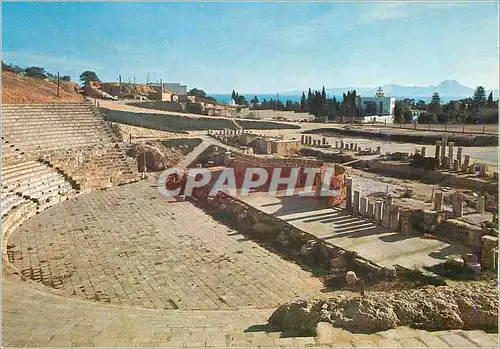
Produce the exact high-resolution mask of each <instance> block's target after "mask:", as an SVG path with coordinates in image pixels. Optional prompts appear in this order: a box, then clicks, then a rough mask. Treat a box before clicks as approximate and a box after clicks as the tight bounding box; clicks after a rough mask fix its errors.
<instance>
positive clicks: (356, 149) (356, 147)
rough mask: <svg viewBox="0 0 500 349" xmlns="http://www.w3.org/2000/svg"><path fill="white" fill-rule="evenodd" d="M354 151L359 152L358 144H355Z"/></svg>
mask: <svg viewBox="0 0 500 349" xmlns="http://www.w3.org/2000/svg"><path fill="white" fill-rule="evenodd" d="M354 150H355V151H358V143H354Z"/></svg>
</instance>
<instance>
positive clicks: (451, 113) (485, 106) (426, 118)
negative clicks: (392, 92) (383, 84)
mask: <svg viewBox="0 0 500 349" xmlns="http://www.w3.org/2000/svg"><path fill="white" fill-rule="evenodd" d="M412 111H417V115H418V116H417V117H414V116H413V113H412ZM394 122H395V123H412V122H418V123H419V124H444V123H448V124H454V123H455V124H462V123H465V124H476V123H488V124H496V123H498V99H497V100H496V101H495V100H494V99H493V92H490V93H489V95H488V97H486V90H485V88H484V87H483V86H478V87H477V88H476V89H475V91H474V94H473V96H472V97H468V98H463V99H460V100H457V101H450V102H448V103H442V101H441V97H440V96H439V93H437V92H436V93H434V94H433V95H432V99H431V101H430V102H429V103H426V102H425V101H423V100H419V101H418V102H415V100H414V99H409V98H406V99H404V100H401V101H396V106H395V108H394Z"/></svg>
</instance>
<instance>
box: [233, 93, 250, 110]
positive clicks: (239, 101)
mask: <svg viewBox="0 0 500 349" xmlns="http://www.w3.org/2000/svg"><path fill="white" fill-rule="evenodd" d="M231 99H232V100H233V101H234V102H235V103H236V104H238V105H244V106H247V105H248V102H247V100H246V98H245V96H243V95H240V94H238V92H235V91H234V90H233V93H231Z"/></svg>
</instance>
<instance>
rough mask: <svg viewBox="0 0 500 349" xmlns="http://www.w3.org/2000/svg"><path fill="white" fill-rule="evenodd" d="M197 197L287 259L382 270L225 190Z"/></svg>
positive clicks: (331, 266) (359, 270)
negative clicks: (213, 195)
mask: <svg viewBox="0 0 500 349" xmlns="http://www.w3.org/2000/svg"><path fill="white" fill-rule="evenodd" d="M206 193H207V191H204V194H206ZM198 194H202V193H198ZM197 200H198V202H199V204H201V205H208V206H209V207H210V208H211V209H212V210H216V212H217V214H218V215H221V214H225V215H228V214H229V215H228V216H230V217H233V219H234V221H235V223H236V224H238V226H240V227H242V228H243V229H242V233H243V234H245V235H247V236H248V237H250V238H252V239H254V240H257V241H263V242H267V243H272V245H273V246H275V247H276V249H278V250H279V251H280V252H282V253H284V254H286V255H287V256H289V257H291V258H295V259H300V260H302V261H304V262H306V263H307V264H308V265H315V266H318V267H321V268H324V269H326V270H332V269H346V268H349V269H351V270H356V272H357V273H359V274H360V275H363V274H365V275H366V274H368V273H370V274H372V275H374V274H375V275H376V274H378V273H382V272H383V270H382V268H381V267H379V266H377V265H375V264H373V263H372V262H370V261H369V260H367V259H365V258H363V257H360V256H358V255H357V254H356V253H352V252H348V251H346V250H344V249H342V248H340V247H337V246H334V245H331V244H328V243H326V242H324V241H322V240H320V239H318V238H317V237H315V236H314V235H311V234H308V233H306V232H304V231H302V230H300V229H298V228H296V227H294V226H292V225H291V224H289V223H287V222H286V221H283V220H281V219H279V218H277V217H275V216H273V215H271V214H268V213H265V212H262V211H260V210H258V209H256V208H254V207H252V206H250V205H249V204H247V203H245V202H243V201H241V200H239V199H237V198H235V197H232V196H230V195H227V194H225V193H221V192H219V194H218V195H217V196H215V197H207V196H205V195H203V196H202V195H198V196H197Z"/></svg>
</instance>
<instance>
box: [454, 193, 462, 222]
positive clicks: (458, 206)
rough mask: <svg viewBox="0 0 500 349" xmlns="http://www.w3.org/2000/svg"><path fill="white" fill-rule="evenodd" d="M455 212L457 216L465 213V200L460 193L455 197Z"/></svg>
mask: <svg viewBox="0 0 500 349" xmlns="http://www.w3.org/2000/svg"><path fill="white" fill-rule="evenodd" d="M453 214H454V215H455V217H462V216H463V215H464V202H463V201H462V198H461V197H460V196H459V195H455V196H454V197H453Z"/></svg>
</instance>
